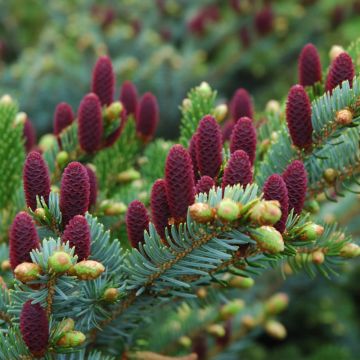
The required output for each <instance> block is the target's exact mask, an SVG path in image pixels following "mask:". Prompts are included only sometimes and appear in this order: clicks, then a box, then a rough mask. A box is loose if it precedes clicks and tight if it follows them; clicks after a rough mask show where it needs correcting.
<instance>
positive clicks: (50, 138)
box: [39, 134, 57, 152]
mask: <svg viewBox="0 0 360 360" xmlns="http://www.w3.org/2000/svg"><path fill="white" fill-rule="evenodd" d="M56 143H57V139H56V136H55V135H53V134H46V135H44V136H42V137H41V139H40V141H39V148H40V149H41V150H42V151H43V152H45V151H47V150H49V149H51V148H52V147H53V146H54V145H55V144H56Z"/></svg>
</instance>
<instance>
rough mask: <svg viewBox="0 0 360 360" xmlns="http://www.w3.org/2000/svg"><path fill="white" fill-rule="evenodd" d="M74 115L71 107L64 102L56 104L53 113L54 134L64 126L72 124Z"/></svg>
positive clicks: (57, 133) (59, 131)
mask: <svg viewBox="0 0 360 360" xmlns="http://www.w3.org/2000/svg"><path fill="white" fill-rule="evenodd" d="M74 119H75V115H74V112H73V109H72V107H71V106H70V105H69V104H67V103H66V102H62V103H60V104H58V105H57V106H56V109H55V114H54V134H55V135H59V134H60V133H61V132H62V131H63V130H64V129H65V128H66V127H68V126H69V125H71V124H72V122H73V121H74Z"/></svg>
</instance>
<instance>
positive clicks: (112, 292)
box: [104, 288, 119, 302]
mask: <svg viewBox="0 0 360 360" xmlns="http://www.w3.org/2000/svg"><path fill="white" fill-rule="evenodd" d="M118 296H119V291H118V289H115V288H108V289H106V290H105V291H104V300H105V301H108V302H114V301H116V299H117V298H118Z"/></svg>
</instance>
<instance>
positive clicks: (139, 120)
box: [136, 92, 159, 142]
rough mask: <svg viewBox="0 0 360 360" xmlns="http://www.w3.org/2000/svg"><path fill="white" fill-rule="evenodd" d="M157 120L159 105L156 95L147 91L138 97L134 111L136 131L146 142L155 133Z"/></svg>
mask: <svg viewBox="0 0 360 360" xmlns="http://www.w3.org/2000/svg"><path fill="white" fill-rule="evenodd" d="M158 122H159V106H158V103H157V100H156V97H155V96H154V95H153V94H151V93H149V92H147V93H145V94H144V95H143V97H142V98H141V99H140V101H139V104H138V106H137V111H136V132H137V133H138V135H139V136H140V138H141V139H142V140H143V141H145V142H148V141H149V140H150V139H151V138H152V137H153V136H154V133H155V130H156V127H157V124H158Z"/></svg>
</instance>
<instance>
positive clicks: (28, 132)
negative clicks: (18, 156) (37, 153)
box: [23, 117, 36, 153]
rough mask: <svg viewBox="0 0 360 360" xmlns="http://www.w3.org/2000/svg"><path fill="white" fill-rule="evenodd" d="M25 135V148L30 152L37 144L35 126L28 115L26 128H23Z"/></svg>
mask: <svg viewBox="0 0 360 360" xmlns="http://www.w3.org/2000/svg"><path fill="white" fill-rule="evenodd" d="M23 137H24V140H25V150H26V152H27V153H28V152H29V151H31V149H32V148H33V147H34V146H35V144H36V132H35V128H34V125H33V124H32V122H31V120H30V119H29V118H28V117H27V118H26V119H25V123H24V128H23Z"/></svg>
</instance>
